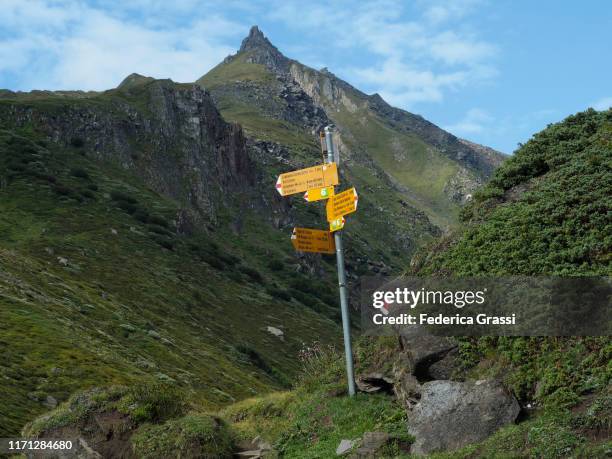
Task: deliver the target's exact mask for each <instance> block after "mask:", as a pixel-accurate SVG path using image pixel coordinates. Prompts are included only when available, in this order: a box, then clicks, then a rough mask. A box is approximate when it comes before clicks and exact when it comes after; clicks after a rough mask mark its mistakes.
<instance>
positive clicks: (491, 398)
mask: <svg viewBox="0 0 612 459" xmlns="http://www.w3.org/2000/svg"><path fill="white" fill-rule="evenodd" d="M519 410H520V408H519V404H518V402H517V401H516V399H515V398H514V397H513V396H512V395H510V394H508V393H507V392H506V390H505V389H504V387H503V386H502V385H501V384H500V383H499V382H497V381H490V380H481V381H475V382H455V381H432V382H428V383H425V384H423V385H422V392H421V399H420V401H419V403H417V404H416V406H415V407H414V408H413V409H412V411H411V413H410V416H409V429H408V430H409V432H410V434H412V435H414V436H415V438H416V441H415V443H414V444H413V445H412V449H411V453H413V454H429V453H432V452H434V451H447V450H454V449H457V448H461V447H462V446H465V445H468V444H470V443H476V442H479V441H482V440H484V439H485V438H487V437H488V436H490V435H491V434H493V433H494V432H495V431H496V430H498V429H499V428H500V427H502V426H504V425H506V424H509V423H512V422H514V421H515V420H516V417H517V416H518V414H519Z"/></svg>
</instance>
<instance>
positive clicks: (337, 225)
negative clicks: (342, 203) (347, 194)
mask: <svg viewBox="0 0 612 459" xmlns="http://www.w3.org/2000/svg"><path fill="white" fill-rule="evenodd" d="M345 223H346V218H344V217H340V218H336V219H335V220H332V221H331V222H329V230H330V231H331V232H332V233H333V232H334V231H339V230H341V229H342V228H344V224H345Z"/></svg>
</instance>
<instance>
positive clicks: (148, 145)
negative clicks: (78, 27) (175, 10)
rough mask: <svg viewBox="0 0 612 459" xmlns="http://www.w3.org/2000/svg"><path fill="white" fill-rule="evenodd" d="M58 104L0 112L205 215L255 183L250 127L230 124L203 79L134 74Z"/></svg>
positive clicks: (0, 118)
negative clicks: (181, 81) (185, 81)
mask: <svg viewBox="0 0 612 459" xmlns="http://www.w3.org/2000/svg"><path fill="white" fill-rule="evenodd" d="M58 110H59V113H58V112H57V110H50V109H49V107H48V106H46V105H42V106H39V105H37V104H27V103H21V102H19V101H18V100H17V101H15V103H13V104H8V106H7V105H5V106H4V107H3V109H2V110H0V122H1V123H2V124H3V125H6V126H11V125H12V126H14V127H16V128H19V127H23V126H26V125H32V126H34V127H35V128H36V129H37V130H39V131H40V132H42V133H45V134H46V135H47V136H48V138H49V140H51V141H53V142H56V143H59V144H61V145H65V146H67V147H72V148H78V149H81V150H82V152H83V154H85V155H87V156H90V157H92V158H95V159H98V160H102V161H106V162H110V163H114V164H117V165H119V166H120V167H122V168H123V169H127V170H130V171H131V172H132V173H134V174H135V175H138V176H140V177H141V178H142V179H144V180H145V182H146V183H147V184H148V185H149V186H150V187H151V188H152V189H153V190H155V191H157V192H158V193H160V194H163V195H165V196H168V197H170V198H172V199H175V200H177V201H179V202H181V203H182V204H183V205H184V206H185V208H187V209H189V210H190V211H191V212H190V213H191V214H192V215H194V216H195V217H196V218H197V219H200V220H202V221H210V222H212V223H214V222H215V221H216V216H217V213H218V202H219V199H218V198H219V197H221V196H223V195H224V194H225V193H227V192H230V191H231V192H232V193H236V192H240V190H245V189H248V188H249V187H250V186H252V185H253V184H254V182H255V177H256V174H255V172H254V170H253V168H254V166H253V163H252V161H251V159H250V157H249V153H248V147H247V143H246V139H245V137H244V134H243V132H242V128H241V127H240V126H238V125H236V124H231V123H227V122H225V121H224V120H223V118H222V117H221V115H220V114H219V112H218V111H217V108H216V107H215V105H214V103H213V100H212V98H211V97H210V95H209V94H208V93H207V92H206V91H204V90H203V89H202V88H201V87H199V86H198V85H195V84H194V85H177V84H175V83H173V82H172V81H170V80H153V79H151V78H147V77H142V76H140V75H135V74H133V75H130V76H129V77H127V78H126V79H125V80H124V82H123V83H121V85H120V87H119V88H118V89H115V90H111V91H107V92H106V93H105V94H104V97H103V98H102V96H100V97H99V99H96V98H93V97H90V98H81V99H75V98H70V99H63V100H62V103H61V104H58Z"/></svg>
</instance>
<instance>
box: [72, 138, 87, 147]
mask: <svg viewBox="0 0 612 459" xmlns="http://www.w3.org/2000/svg"><path fill="white" fill-rule="evenodd" d="M70 145H72V146H73V147H74V148H83V147H84V146H85V140H83V139H82V138H81V137H73V138H71V139H70Z"/></svg>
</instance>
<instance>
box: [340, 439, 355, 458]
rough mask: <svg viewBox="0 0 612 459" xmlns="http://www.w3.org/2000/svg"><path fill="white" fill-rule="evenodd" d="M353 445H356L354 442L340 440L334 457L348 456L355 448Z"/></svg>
mask: <svg viewBox="0 0 612 459" xmlns="http://www.w3.org/2000/svg"><path fill="white" fill-rule="evenodd" d="M355 443H357V441H356V440H345V439H343V440H341V441H340V444H339V445H338V447H337V448H336V455H337V456H344V455H345V454H348V453H349V452H350V451H351V450H352V449H353V446H355Z"/></svg>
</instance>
